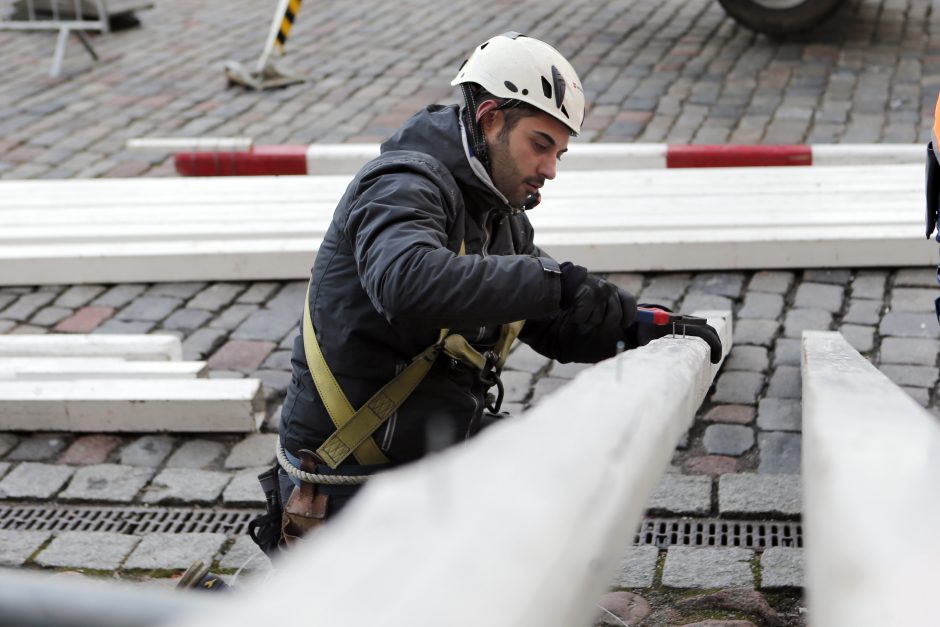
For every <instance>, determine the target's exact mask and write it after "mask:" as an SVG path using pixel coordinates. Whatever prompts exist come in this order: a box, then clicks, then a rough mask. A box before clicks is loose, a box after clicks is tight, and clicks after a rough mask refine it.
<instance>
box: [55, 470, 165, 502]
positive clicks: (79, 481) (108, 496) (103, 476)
mask: <svg viewBox="0 0 940 627" xmlns="http://www.w3.org/2000/svg"><path fill="white" fill-rule="evenodd" d="M152 476H153V470H151V469H150V468H140V467H138V466H122V465H120V464H95V465H94V466H84V467H82V468H79V469H78V470H77V471H76V472H75V476H74V477H73V478H72V482H71V483H70V484H69V487H68V488H66V490H65V491H64V492H62V494H60V495H59V498H61V499H62V500H68V501H72V500H75V501H107V502H110V503H129V502H131V501H132V500H133V499H134V497H135V496H137V493H138V492H139V491H140V490H141V488H143V487H144V485H146V484H147V482H148V481H149V480H150V477H152Z"/></svg>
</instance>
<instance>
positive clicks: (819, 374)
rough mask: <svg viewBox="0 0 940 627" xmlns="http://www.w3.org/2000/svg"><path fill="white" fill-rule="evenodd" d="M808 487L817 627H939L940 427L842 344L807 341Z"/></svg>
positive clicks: (815, 335) (826, 336) (821, 338)
mask: <svg viewBox="0 0 940 627" xmlns="http://www.w3.org/2000/svg"><path fill="white" fill-rule="evenodd" d="M803 477H804V481H803V494H804V507H803V512H804V514H803V516H804V528H805V546H806V561H807V594H808V600H809V617H810V621H811V624H812V625H814V626H818V627H909V626H910V625H932V624H935V623H936V622H937V617H938V616H940V596H938V595H937V587H938V585H940V574H938V570H937V566H938V564H940V536H938V535H937V521H938V520H940V490H938V488H937V482H938V480H940V423H938V421H937V418H936V417H935V416H933V415H931V414H929V413H928V412H927V411H925V410H924V409H923V408H922V407H921V406H920V405H918V404H917V403H916V402H915V401H914V400H913V399H912V398H911V397H910V396H909V395H908V394H907V393H906V392H904V391H903V390H901V389H900V388H899V387H898V386H896V385H895V384H894V383H892V382H891V381H890V380H889V379H888V378H887V377H886V376H885V375H883V374H882V373H881V372H879V371H878V370H877V369H876V368H875V367H874V366H872V365H871V364H870V363H869V362H868V360H866V359H865V358H864V357H862V356H861V355H859V354H858V353H857V352H856V351H855V350H854V349H853V348H852V347H851V346H849V344H848V342H847V341H846V340H845V339H844V338H843V337H842V336H841V335H840V334H838V333H830V332H819V331H804V333H803Z"/></svg>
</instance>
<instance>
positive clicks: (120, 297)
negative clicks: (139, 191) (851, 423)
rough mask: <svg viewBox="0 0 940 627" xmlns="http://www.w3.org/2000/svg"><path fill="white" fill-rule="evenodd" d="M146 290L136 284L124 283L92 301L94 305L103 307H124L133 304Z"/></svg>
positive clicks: (144, 287) (143, 286)
mask: <svg viewBox="0 0 940 627" xmlns="http://www.w3.org/2000/svg"><path fill="white" fill-rule="evenodd" d="M145 289H146V286H145V285H139V284H136V283H122V284H120V285H115V286H114V287H112V288H111V289H109V290H108V291H107V292H105V293H104V294H102V295H101V296H99V297H98V298H96V299H95V300H93V301H92V303H91V304H92V305H96V306H101V307H115V308H117V307H123V306H124V305H126V304H127V303H129V302H131V301H132V300H134V299H135V298H137V297H138V296H140V294H141V293H142V292H143V291H144V290H145Z"/></svg>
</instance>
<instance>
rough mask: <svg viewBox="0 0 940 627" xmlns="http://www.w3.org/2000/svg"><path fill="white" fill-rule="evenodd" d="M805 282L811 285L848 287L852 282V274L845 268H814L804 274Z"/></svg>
mask: <svg viewBox="0 0 940 627" xmlns="http://www.w3.org/2000/svg"><path fill="white" fill-rule="evenodd" d="M803 280H804V281H806V282H810V283H832V284H834V285H848V283H849V281H851V280H852V272H851V270H846V269H843V268H814V269H812V270H806V271H805V272H804V273H803Z"/></svg>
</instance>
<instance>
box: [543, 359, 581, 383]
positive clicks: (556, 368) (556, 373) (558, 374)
mask: <svg viewBox="0 0 940 627" xmlns="http://www.w3.org/2000/svg"><path fill="white" fill-rule="evenodd" d="M590 367H591V364H576V363H568V364H563V363H560V362H557V361H553V362H552V367H551V370H549V371H548V375H549V376H550V377H553V378H555V379H568V380H571V379H574V378H575V377H576V376H577V375H578V373H579V372H581V371H583V370H587V369H588V368H590Z"/></svg>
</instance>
